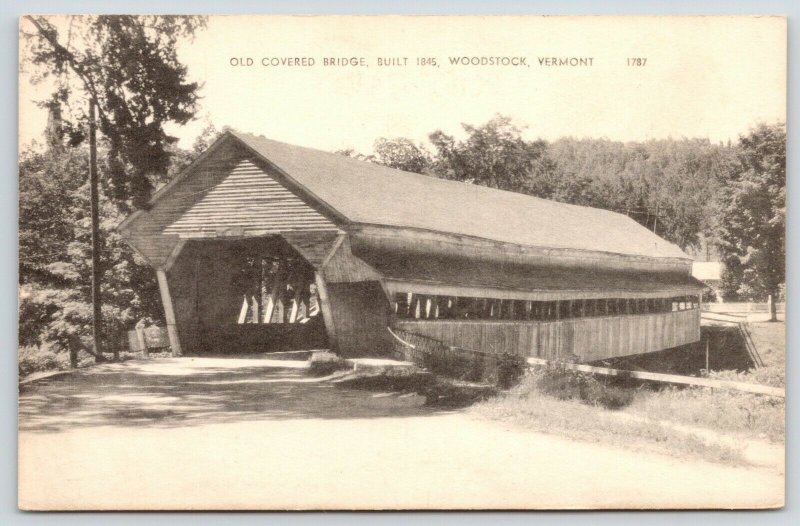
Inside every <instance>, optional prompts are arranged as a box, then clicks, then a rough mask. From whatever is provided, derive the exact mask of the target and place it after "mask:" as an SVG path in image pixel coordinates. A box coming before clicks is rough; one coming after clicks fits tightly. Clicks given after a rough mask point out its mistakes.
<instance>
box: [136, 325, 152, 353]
mask: <svg viewBox="0 0 800 526" xmlns="http://www.w3.org/2000/svg"><path fill="white" fill-rule="evenodd" d="M136 341H137V342H139V347H141V348H142V353H144V357H145V358H149V357H150V351H149V350H148V349H147V340H145V338H144V327H136Z"/></svg>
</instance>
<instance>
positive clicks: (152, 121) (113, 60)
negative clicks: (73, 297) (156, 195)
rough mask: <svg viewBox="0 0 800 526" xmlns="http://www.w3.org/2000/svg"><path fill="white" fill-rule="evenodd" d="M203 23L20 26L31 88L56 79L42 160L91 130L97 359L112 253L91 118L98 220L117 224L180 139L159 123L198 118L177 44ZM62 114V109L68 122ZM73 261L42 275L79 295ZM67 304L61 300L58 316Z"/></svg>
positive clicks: (121, 20) (51, 21)
mask: <svg viewBox="0 0 800 526" xmlns="http://www.w3.org/2000/svg"><path fill="white" fill-rule="evenodd" d="M204 24H205V19H204V18H202V17H183V16H182V17H174V16H68V17H42V16H28V17H25V18H24V19H23V22H22V23H21V31H22V36H23V37H24V39H25V42H26V44H27V45H26V47H25V48H24V51H23V59H22V63H23V64H25V65H29V64H30V65H33V67H34V69H35V70H36V72H37V73H38V75H37V76H36V77H34V78H35V80H39V81H41V80H43V79H46V78H49V77H53V76H55V83H54V86H53V90H54V92H53V95H52V97H51V98H50V99H49V100H47V101H44V102H43V104H44V105H46V106H47V107H48V108H49V110H50V116H51V120H50V121H49V122H48V130H47V136H48V145H49V151H48V154H49V155H50V156H51V157H53V159H58V158H59V157H60V155H61V154H62V153H63V152H62V148H61V147H60V145H59V141H60V137H68V138H69V141H68V145H69V146H70V148H73V149H74V148H78V147H80V145H81V144H82V143H83V141H84V139H85V138H86V135H87V134H86V133H85V131H84V130H85V129H86V127H87V124H88V137H89V157H90V162H89V165H88V171H89V174H90V177H89V185H88V190H89V192H90V194H91V200H90V206H89V209H90V217H89V223H90V227H91V228H90V231H91V251H90V256H91V262H92V263H91V297H92V311H93V324H92V325H93V327H94V336H93V344H94V351H91V352H92V354H94V355H95V357H96V359H97V360H98V361H99V360H102V359H103V357H102V346H101V344H100V341H101V340H102V339H104V338H105V336H104V332H103V329H102V328H101V327H100V325H101V324H100V319H101V303H100V298H101V296H102V294H103V292H102V290H101V289H102V286H101V279H102V276H103V268H102V259H103V257H104V254H102V252H103V249H104V248H105V249H106V250H109V248H110V245H109V244H108V241H109V240H108V239H103V238H102V237H101V236H102V235H103V232H102V230H103V229H102V225H101V224H100V223H101V221H100V192H99V188H98V186H99V184H98V177H97V172H98V170H97V165H96V152H97V147H96V146H97V144H96V140H95V128H96V126H95V110H97V112H98V113H99V115H98V116H99V128H100V131H101V133H102V134H103V136H104V137H105V146H106V154H105V156H104V157H105V161H106V162H105V170H104V173H105V175H106V177H105V178H104V180H103V182H104V186H105V193H106V195H107V196H108V197H110V198H111V203H110V205H111V208H110V209H109V210H108V211H105V210H104V211H105V212H106V213H105V217H104V219H106V220H107V219H108V218H109V217H114V218H115V219H117V220H118V219H121V217H119V215H120V213H125V212H129V211H130V209H131V207H143V206H144V205H145V203H146V201H147V199H148V198H149V196H150V194H151V192H152V190H153V185H154V179H153V174H164V173H166V172H167V171H168V168H169V165H170V154H171V152H170V149H171V147H174V145H175V143H176V141H177V139H176V138H174V137H172V136H169V135H168V134H167V133H166V131H165V130H164V125H165V124H166V123H167V122H174V123H177V124H185V123H186V122H188V121H189V120H190V119H191V118H192V117H193V115H194V113H195V111H196V101H197V94H196V91H197V89H198V85H197V84H196V83H190V82H187V81H186V73H187V71H186V68H185V66H183V65H181V64H180V63H179V62H178V60H177V54H176V46H175V45H176V43H177V39H178V38H184V37H191V36H192V35H193V34H194V31H195V29H197V28H198V27H202V26H203V25H204ZM29 28H32V29H33V31H32V32H30V31H28V29H29ZM74 99H79V100H81V101H87V100H88V101H89V104H88V111H87V108H85V107H83V105H80V106H72V105H71V101H73V100H74ZM63 108H66V109H67V110H68V112H67V114H66V115H65V113H64V112H62V109H63ZM20 175H21V176H22V175H23V173H22V172H21V174H20ZM115 214H116V215H115ZM62 219H63V218H62ZM106 231H107V232H106V237H109V234H108V229H106ZM77 234H78V233H77V232H76V239H73V240H72V242H71V243H70V246H72V245H73V244H75V243H77V244H78V247H77V248H79V247H80V240H79V239H77ZM73 252H75V250H73ZM105 256H106V257H107V256H108V254H106V255H105ZM78 262H79V261H73V264H72V265H70V264H66V265H64V264H61V263H62V262H58V263H59V264H57V265H55V266H54V265H53V264H51V265H50V266H49V267H48V269H49V270H50V272H51V273H53V274H57V275H58V274H60V275H61V278H62V279H64V280H65V281H66V282H72V283H73V285H74V286H75V287H79V286H80V284H81V283H83V280H82V278H83V277H84V276H83V275H82V274H81V272H80V271H79V268H78V267H79V265H77V264H78ZM76 265H77V266H76ZM73 292H77V291H73ZM69 304H71V303H69V302H64V308H63V309H62V310H63V311H64V312H66V310H67V309H66V305H69ZM115 321H119V320H118V319H117V318H115ZM73 347H74V345H73ZM73 363H74V361H73Z"/></svg>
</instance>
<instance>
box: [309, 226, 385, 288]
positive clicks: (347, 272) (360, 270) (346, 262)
mask: <svg viewBox="0 0 800 526" xmlns="http://www.w3.org/2000/svg"><path fill="white" fill-rule="evenodd" d="M323 272H324V274H325V281H326V282H328V283H341V282H356V281H377V280H380V279H381V277H382V276H381V275H380V274H378V272H376V271H375V269H373V268H372V267H371V266H369V265H367V264H366V263H365V262H364V261H362V260H361V259H359V258H358V257H356V256H354V255H353V253H352V252H351V251H350V238H349V236H346V235H343V236H342V239H341V241H340V242H339V244H338V245H337V246H336V247H335V249H334V252H333V254H331V257H330V258H329V259H328V260H327V261H326V262H325V267H324V268H323Z"/></svg>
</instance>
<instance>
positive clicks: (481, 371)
mask: <svg viewBox="0 0 800 526" xmlns="http://www.w3.org/2000/svg"><path fill="white" fill-rule="evenodd" d="M422 366H423V367H425V369H427V370H428V371H430V372H432V373H434V374H439V375H442V376H447V377H450V378H455V379H457V380H467V381H470V382H480V381H482V380H484V379H485V377H486V374H487V372H486V364H485V361H484V357H483V356H481V355H479V354H473V355H472V356H468V355H466V354H464V353H458V352H429V353H425V357H424V359H423V362H422Z"/></svg>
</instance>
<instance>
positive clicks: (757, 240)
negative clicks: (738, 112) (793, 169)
mask: <svg viewBox="0 0 800 526" xmlns="http://www.w3.org/2000/svg"><path fill="white" fill-rule="evenodd" d="M718 203H719V211H720V215H719V221H718V238H719V243H720V251H721V253H722V256H723V263H724V264H725V269H726V270H725V273H724V274H723V294H724V295H725V296H726V298H732V299H744V300H758V301H763V300H764V299H765V297H766V296H767V295H770V294H771V295H773V297H775V298H776V299H777V297H778V295H779V291H780V287H781V285H782V284H783V283H784V281H785V279H786V268H785V260H786V130H785V127H784V126H783V125H781V124H777V125H772V126H768V125H765V124H762V125H760V126H758V127H756V128H754V129H753V130H751V131H750V133H748V134H747V135H744V136H742V137H740V140H739V145H738V149H737V156H736V164H735V165H734V169H733V170H731V172H730V174H729V176H728V178H727V180H726V181H725V185H724V186H723V187H722V191H721V192H720V194H719V201H718Z"/></svg>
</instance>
